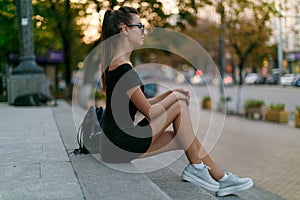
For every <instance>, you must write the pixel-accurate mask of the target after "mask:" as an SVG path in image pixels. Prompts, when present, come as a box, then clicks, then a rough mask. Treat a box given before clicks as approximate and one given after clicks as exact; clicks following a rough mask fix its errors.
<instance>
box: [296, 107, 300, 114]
mask: <svg viewBox="0 0 300 200" xmlns="http://www.w3.org/2000/svg"><path fill="white" fill-rule="evenodd" d="M296 110H297V112H298V113H299V115H300V106H296Z"/></svg>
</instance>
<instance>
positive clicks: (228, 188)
mask: <svg viewBox="0 0 300 200" xmlns="http://www.w3.org/2000/svg"><path fill="white" fill-rule="evenodd" d="M225 174H227V176H228V177H227V179H226V180H224V181H219V183H220V189H219V190H218V191H217V196H226V195H229V194H232V193H235V192H240V191H243V190H247V189H249V188H251V187H252V186H253V181H252V179H251V178H239V177H238V176H236V175H234V174H232V173H230V172H225Z"/></svg>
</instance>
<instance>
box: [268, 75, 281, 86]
mask: <svg viewBox="0 0 300 200" xmlns="http://www.w3.org/2000/svg"><path fill="white" fill-rule="evenodd" d="M278 80H279V74H277V73H276V74H270V75H269V76H268V78H267V80H266V82H267V84H270V85H277V84H278Z"/></svg>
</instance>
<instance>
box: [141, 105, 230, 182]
mask: <svg viewBox="0 0 300 200" xmlns="http://www.w3.org/2000/svg"><path fill="white" fill-rule="evenodd" d="M162 120H165V123H164V124H163V126H162V128H161V131H159V132H157V133H154V134H153V138H152V143H151V146H150V147H149V149H148V151H147V152H146V153H145V154H144V155H143V156H142V157H148V156H152V155H156V154H159V153H162V152H166V151H171V150H177V149H183V150H184V151H185V153H186V156H187V158H188V160H189V161H190V163H192V164H197V163H201V162H202V161H203V162H204V163H205V164H206V165H208V166H210V168H211V169H210V173H211V176H212V177H213V178H214V179H216V180H219V179H220V178H222V177H223V176H224V172H223V171H222V170H221V169H220V168H219V167H218V166H217V165H216V164H215V163H214V161H213V160H212V159H211V157H210V156H209V154H208V153H207V152H206V151H205V150H204V148H203V147H202V145H201V143H200V141H199V140H198V138H197V137H196V135H195V134H194V131H193V127H192V122H191V118H190V113H189V110H188V107H187V106H186V103H185V102H183V101H178V102H176V103H175V104H174V105H172V106H171V107H170V108H169V109H168V110H166V116H161V117H160V116H159V117H157V118H156V119H155V120H153V121H152V122H151V127H155V126H156V127H157V126H161V124H162V123H161V122H162ZM171 123H172V124H173V128H174V132H172V131H165V129H166V128H167V127H168V126H169V125H170V124H171ZM153 130H155V129H153Z"/></svg>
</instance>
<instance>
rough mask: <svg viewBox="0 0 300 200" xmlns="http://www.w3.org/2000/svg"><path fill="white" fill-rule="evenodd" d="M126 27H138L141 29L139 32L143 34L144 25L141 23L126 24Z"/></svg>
mask: <svg viewBox="0 0 300 200" xmlns="http://www.w3.org/2000/svg"><path fill="white" fill-rule="evenodd" d="M126 26H128V27H134V26H136V27H138V28H139V29H140V30H141V33H142V34H144V30H145V26H144V25H143V24H142V23H139V24H126Z"/></svg>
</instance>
